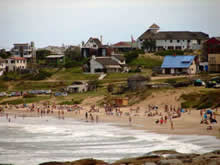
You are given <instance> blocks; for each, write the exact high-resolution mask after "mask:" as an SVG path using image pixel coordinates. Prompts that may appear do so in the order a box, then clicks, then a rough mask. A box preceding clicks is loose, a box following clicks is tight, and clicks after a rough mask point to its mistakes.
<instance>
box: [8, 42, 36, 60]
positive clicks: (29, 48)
mask: <svg viewBox="0 0 220 165" xmlns="http://www.w3.org/2000/svg"><path fill="white" fill-rule="evenodd" d="M11 53H12V55H13V56H16V57H24V58H26V59H27V60H28V61H30V60H31V59H32V58H33V57H34V56H36V50H35V46H34V42H31V43H30V44H29V43H16V44H14V47H13V48H12V49H11Z"/></svg>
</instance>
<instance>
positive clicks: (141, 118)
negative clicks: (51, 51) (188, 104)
mask: <svg viewBox="0 0 220 165" xmlns="http://www.w3.org/2000/svg"><path fill="white" fill-rule="evenodd" d="M157 95H160V97H158V96H157ZM179 95H180V93H177V94H175V93H172V94H171V95H169V94H168V93H158V94H155V95H152V96H151V98H148V100H147V101H143V102H141V103H139V104H137V105H135V106H132V107H123V108H120V109H119V111H120V112H121V114H120V115H119V114H118V113H116V112H115V109H113V111H112V113H111V114H107V113H106V112H105V109H104V108H103V107H97V106H95V107H94V109H95V110H92V111H91V105H88V102H89V101H84V102H83V104H82V105H80V107H81V108H82V109H81V110H74V108H73V111H67V110H68V109H69V106H66V107H65V106H61V108H62V109H59V108H56V109H54V108H52V106H50V110H52V109H53V113H51V112H50V113H48V114H47V113H45V114H42V117H43V116H45V115H50V116H54V117H59V118H60V119H63V118H64V119H65V118H73V119H74V120H81V121H86V117H85V114H86V112H88V122H91V124H95V123H96V122H99V123H101V122H108V123H114V124H116V125H120V126H126V127H127V126H128V127H132V128H133V129H141V130H146V131H149V132H155V133H160V134H177V135H211V136H216V137H219V129H220V125H219V123H215V124H210V125H211V126H212V130H207V127H208V125H207V124H200V122H201V120H202V117H201V115H200V110H195V109H190V110H189V109H188V110H187V112H184V113H181V117H178V118H172V120H169V119H168V120H167V121H166V122H165V121H163V124H161V123H160V119H161V116H166V114H167V113H166V112H165V102H164V101H167V105H172V106H173V107H174V106H175V107H178V106H179V101H177V98H178V96H179ZM160 98H166V99H164V100H162V99H160ZM92 100H93V101H95V100H96V99H95V98H93V99H92ZM85 102H86V104H85ZM90 102H91V101H90ZM90 102H89V103H90ZM168 103H169V104H168ZM148 105H155V106H156V107H158V109H157V110H151V111H149V106H148ZM22 106H23V105H20V106H18V107H20V108H18V107H17V108H16V107H15V106H9V107H8V108H5V109H4V110H5V113H8V114H9V116H13V115H15V114H16V115H25V116H40V115H41V114H40V112H37V110H36V109H37V107H41V108H40V109H42V106H43V105H42V104H34V106H35V110H34V111H30V107H31V106H32V104H30V105H28V107H27V108H21V107H22ZM56 106H57V107H59V105H56ZM131 109H132V110H131ZM136 109H138V111H136ZM59 111H60V112H59ZM155 111H157V114H154V116H149V113H154V112H155ZM90 114H92V118H93V119H91V117H90ZM215 118H216V120H217V121H220V116H217V115H216V116H215ZM96 120H98V121H96ZM156 120H159V123H158V124H156V122H155V121H156ZM171 121H172V122H173V129H171ZM10 122H13V117H11V121H10Z"/></svg>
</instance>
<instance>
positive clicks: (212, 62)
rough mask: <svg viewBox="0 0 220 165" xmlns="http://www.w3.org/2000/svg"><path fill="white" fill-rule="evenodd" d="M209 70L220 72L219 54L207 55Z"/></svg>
mask: <svg viewBox="0 0 220 165" xmlns="http://www.w3.org/2000/svg"><path fill="white" fill-rule="evenodd" d="M208 63H209V67H208V68H209V72H220V54H209V55H208Z"/></svg>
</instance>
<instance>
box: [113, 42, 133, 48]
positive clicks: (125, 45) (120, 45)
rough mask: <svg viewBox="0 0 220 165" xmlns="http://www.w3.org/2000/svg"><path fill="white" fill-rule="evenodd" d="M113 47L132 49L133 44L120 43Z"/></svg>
mask: <svg viewBox="0 0 220 165" xmlns="http://www.w3.org/2000/svg"><path fill="white" fill-rule="evenodd" d="M112 46H113V47H131V44H130V43H129V42H123V41H121V42H118V43H116V44H114V45H112Z"/></svg>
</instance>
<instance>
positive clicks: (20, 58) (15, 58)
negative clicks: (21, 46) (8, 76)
mask: <svg viewBox="0 0 220 165" xmlns="http://www.w3.org/2000/svg"><path fill="white" fill-rule="evenodd" d="M10 59H13V60H26V58H24V57H15V56H14V57H10Z"/></svg>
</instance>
